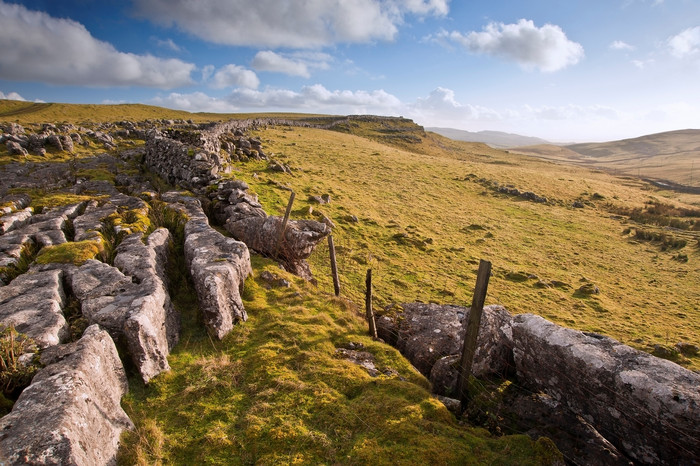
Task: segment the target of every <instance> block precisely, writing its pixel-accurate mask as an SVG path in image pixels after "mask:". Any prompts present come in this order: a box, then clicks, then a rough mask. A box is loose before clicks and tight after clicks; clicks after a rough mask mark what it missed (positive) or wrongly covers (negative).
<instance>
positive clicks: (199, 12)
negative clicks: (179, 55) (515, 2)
mask: <svg viewBox="0 0 700 466" xmlns="http://www.w3.org/2000/svg"><path fill="white" fill-rule="evenodd" d="M448 4H449V0H308V1H304V2H280V1H278V0H257V1H255V2H250V1H247V0H199V1H197V2H193V1H191V0H134V7H135V11H136V14H137V15H139V16H141V17H143V18H146V19H148V20H150V21H152V22H155V23H158V24H161V25H165V26H172V25H175V26H177V27H178V28H180V29H181V30H183V31H186V32H188V33H190V34H192V35H194V36H196V37H199V38H200V39H204V40H206V41H209V42H214V43H217V44H225V45H243V46H256V47H271V48H275V47H291V48H314V47H321V46H328V45H332V44H335V43H355V42H368V41H372V40H391V39H393V38H394V37H395V36H396V34H397V32H398V26H399V25H400V24H401V23H402V21H403V18H404V17H405V15H406V14H415V15H419V16H425V15H437V16H442V15H446V14H447V12H448V11H449V6H448Z"/></svg>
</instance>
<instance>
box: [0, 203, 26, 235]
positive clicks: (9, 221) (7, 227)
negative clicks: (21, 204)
mask: <svg viewBox="0 0 700 466" xmlns="http://www.w3.org/2000/svg"><path fill="white" fill-rule="evenodd" d="M33 213H34V209H32V208H31V207H27V208H26V209H22V210H18V211H17V212H13V213H11V214H8V215H3V216H2V217H0V235H1V234H5V233H7V232H8V231H12V230H15V229H17V228H20V227H23V226H24V225H26V224H28V223H29V221H30V219H31V217H32V214H33Z"/></svg>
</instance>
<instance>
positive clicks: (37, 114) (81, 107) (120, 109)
mask: <svg viewBox="0 0 700 466" xmlns="http://www.w3.org/2000/svg"><path fill="white" fill-rule="evenodd" d="M256 116H258V114H247V113H236V114H223V113H190V112H185V111H181V110H170V109H167V108H162V107H155V106H152V105H143V104H118V105H98V104H62V103H34V102H22V101H18V100H0V121H10V122H15V123H19V124H21V125H26V124H31V123H58V122H65V123H73V124H77V123H90V122H92V123H99V122H105V121H121V120H131V121H142V120H148V119H169V120H193V121H195V122H208V121H225V120H230V119H235V118H241V119H243V118H251V117H256ZM265 116H267V117H275V118H300V117H308V116H315V115H300V114H287V113H274V114H266V115H265Z"/></svg>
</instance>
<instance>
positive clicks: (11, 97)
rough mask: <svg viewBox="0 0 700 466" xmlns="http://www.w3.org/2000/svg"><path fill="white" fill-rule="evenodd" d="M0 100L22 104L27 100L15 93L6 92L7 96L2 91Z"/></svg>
mask: <svg viewBox="0 0 700 466" xmlns="http://www.w3.org/2000/svg"><path fill="white" fill-rule="evenodd" d="M0 99H2V100H21V101H23V102H24V101H26V100H27V99H25V98H24V97H22V96H21V95H19V94H18V93H16V92H8V93H7V94H5V93H4V92H2V91H0Z"/></svg>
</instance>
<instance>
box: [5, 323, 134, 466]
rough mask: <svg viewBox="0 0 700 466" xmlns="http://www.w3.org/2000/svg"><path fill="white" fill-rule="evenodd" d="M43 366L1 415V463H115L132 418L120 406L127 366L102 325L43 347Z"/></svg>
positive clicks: (124, 388)
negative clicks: (71, 339)
mask: <svg viewBox="0 0 700 466" xmlns="http://www.w3.org/2000/svg"><path fill="white" fill-rule="evenodd" d="M42 362H43V363H44V364H46V365H47V366H46V367H45V368H43V369H41V370H40V371H39V372H38V373H37V374H36V375H35V376H34V379H33V380H32V384H31V385H30V386H29V387H28V388H26V389H25V390H24V391H23V392H22V394H21V395H20V397H19V399H18V400H17V402H16V403H15V405H14V408H13V410H12V412H11V413H10V414H8V415H7V416H5V417H3V418H1V419H0V464H46V465H49V464H50V465H63V464H73V465H86V466H88V465H97V464H116V455H117V449H118V447H119V436H120V435H121V433H122V431H124V430H125V429H132V428H133V424H132V423H131V420H130V419H129V418H128V417H127V415H126V413H125V412H124V410H123V409H122V408H121V405H120V401H121V397H122V396H123V395H124V394H125V393H126V391H127V380H126V375H125V373H124V367H123V366H122V363H121V361H120V360H119V355H118V354H117V349H116V347H115V346H114V342H113V341H112V339H111V338H110V336H109V334H108V333H107V332H105V331H104V330H102V329H100V328H99V327H98V326H97V325H93V326H91V327H88V329H87V330H86V331H85V333H84V335H83V337H82V338H81V339H80V340H79V341H77V342H75V343H71V344H68V345H63V346H54V347H52V348H49V349H47V350H45V351H44V353H43V355H42Z"/></svg>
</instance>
